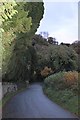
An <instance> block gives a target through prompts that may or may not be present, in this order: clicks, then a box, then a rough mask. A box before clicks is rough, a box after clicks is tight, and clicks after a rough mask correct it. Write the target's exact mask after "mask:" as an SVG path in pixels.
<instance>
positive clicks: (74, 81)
mask: <svg viewBox="0 0 80 120" xmlns="http://www.w3.org/2000/svg"><path fill="white" fill-rule="evenodd" d="M44 83H45V86H47V87H51V88H56V90H63V89H66V88H69V89H72V90H78V72H76V71H73V72H71V71H69V72H59V73H56V74H53V75H50V76H48V77H47V78H46V79H45V80H44Z"/></svg>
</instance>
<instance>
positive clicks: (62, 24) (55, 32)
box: [37, 0, 78, 43]
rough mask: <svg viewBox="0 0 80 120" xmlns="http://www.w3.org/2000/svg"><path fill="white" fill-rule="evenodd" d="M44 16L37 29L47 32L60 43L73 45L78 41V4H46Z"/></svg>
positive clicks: (38, 31) (38, 32)
mask: <svg viewBox="0 0 80 120" xmlns="http://www.w3.org/2000/svg"><path fill="white" fill-rule="evenodd" d="M44 7H45V10H44V15H43V19H42V20H41V21H40V26H39V28H38V29H37V34H40V32H44V31H45V32H48V33H49V37H55V38H56V40H57V41H58V42H59V43H61V42H64V43H73V42H74V41H76V40H78V2H72V1H71V2H46V0H44Z"/></svg>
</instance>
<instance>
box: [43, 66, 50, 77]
mask: <svg viewBox="0 0 80 120" xmlns="http://www.w3.org/2000/svg"><path fill="white" fill-rule="evenodd" d="M50 73H52V69H51V68H48V67H47V66H46V67H45V68H44V69H43V70H42V71H41V75H42V76H43V77H46V76H48V75H49V74H50Z"/></svg>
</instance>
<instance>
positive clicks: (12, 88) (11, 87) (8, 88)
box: [2, 82, 17, 97]
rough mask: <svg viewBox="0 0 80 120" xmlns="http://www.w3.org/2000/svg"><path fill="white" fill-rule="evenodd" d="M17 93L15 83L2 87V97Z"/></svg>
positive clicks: (4, 84)
mask: <svg viewBox="0 0 80 120" xmlns="http://www.w3.org/2000/svg"><path fill="white" fill-rule="evenodd" d="M15 91H17V85H16V84H14V83H9V82H4V83H3V85H2V97H4V95H6V94H7V93H10V92H15Z"/></svg>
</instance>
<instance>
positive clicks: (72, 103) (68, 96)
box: [43, 87, 79, 116]
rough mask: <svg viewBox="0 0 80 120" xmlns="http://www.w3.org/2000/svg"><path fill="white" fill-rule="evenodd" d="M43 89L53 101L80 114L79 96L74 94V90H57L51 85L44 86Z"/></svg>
mask: <svg viewBox="0 0 80 120" xmlns="http://www.w3.org/2000/svg"><path fill="white" fill-rule="evenodd" d="M43 91H44V93H45V94H46V95H47V96H48V98H50V99H51V100H52V101H53V102H55V103H57V104H58V105H60V106H61V107H63V108H64V109H67V110H69V111H70V112H72V113H74V114H75V115H77V116H79V113H78V96H76V95H74V94H73V92H72V91H70V90H67V89H65V90H60V91H56V90H55V89H52V88H50V87H48V88H47V87H44V88H43Z"/></svg>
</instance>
